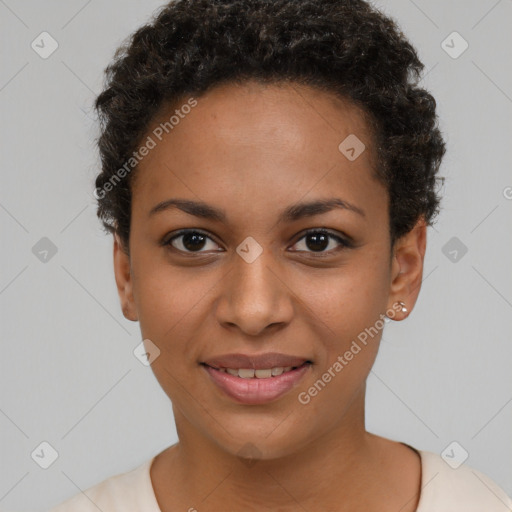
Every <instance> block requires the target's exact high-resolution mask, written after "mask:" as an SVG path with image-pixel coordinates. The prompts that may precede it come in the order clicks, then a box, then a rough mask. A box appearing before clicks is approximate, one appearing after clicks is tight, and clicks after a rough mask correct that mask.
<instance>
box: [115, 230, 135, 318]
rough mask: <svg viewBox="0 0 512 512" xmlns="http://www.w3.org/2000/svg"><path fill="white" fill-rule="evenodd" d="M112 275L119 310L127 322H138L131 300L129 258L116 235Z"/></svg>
mask: <svg viewBox="0 0 512 512" xmlns="http://www.w3.org/2000/svg"><path fill="white" fill-rule="evenodd" d="M113 249H114V275H115V280H116V286H117V292H118V294H119V300H120V302H121V310H122V312H123V315H124V317H125V318H127V319H128V320H132V321H133V322H136V321H137V320H138V316H137V309H136V307H135V301H134V299H133V279H132V273H131V268H130V258H129V256H128V254H126V252H125V251H124V249H123V246H122V243H121V240H120V238H119V235H118V234H117V233H115V234H114V248H113Z"/></svg>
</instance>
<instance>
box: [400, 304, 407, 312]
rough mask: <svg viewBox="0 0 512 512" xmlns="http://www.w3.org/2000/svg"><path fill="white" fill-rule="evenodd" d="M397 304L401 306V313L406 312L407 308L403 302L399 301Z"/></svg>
mask: <svg viewBox="0 0 512 512" xmlns="http://www.w3.org/2000/svg"><path fill="white" fill-rule="evenodd" d="M398 305H399V306H402V313H407V308H406V307H405V302H399V303H398Z"/></svg>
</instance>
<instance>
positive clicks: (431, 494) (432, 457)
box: [50, 448, 512, 512]
mask: <svg viewBox="0 0 512 512" xmlns="http://www.w3.org/2000/svg"><path fill="white" fill-rule="evenodd" d="M413 449H414V448H413ZM416 451H417V452H418V453H419V454H420V456H421V470H422V473H421V495H420V501H419V504H418V507H417V509H416V512H462V511H464V512H512V499H510V497H509V496H507V494H506V493H505V491H504V490H503V489H502V488H501V487H499V486H498V485H497V484H496V483H495V482H493V481H492V480H491V479H490V478H489V477H488V476H486V475H484V474H483V473H480V472H479V471H477V470H476V469H473V468H472V467H471V466H468V465H466V464H463V465H461V466H459V467H458V468H457V469H453V468H451V467H450V466H449V465H448V464H447V463H446V462H445V461H444V460H443V459H442V458H441V456H440V455H438V454H437V453H433V452H428V451H424V450H416ZM155 457H156V456H155ZM155 457H153V458H152V459H150V460H148V461H146V462H144V463H143V464H142V465H140V466H138V467H137V468H135V469H133V470H132V471H129V472H127V473H122V474H119V475H115V476H112V477H110V478H108V479H107V480H105V481H103V482H101V483H99V484H97V485H95V486H93V487H90V488H89V489H86V490H85V491H84V493H80V494H78V495H76V496H74V497H73V498H71V499H69V500H67V501H65V502H64V503H62V504H61V505H59V506H57V507H55V508H53V509H52V510H50V512H98V510H101V511H102V512H136V511H141V512H142V511H143V512H162V511H161V510H160V508H159V506H158V502H157V501H156V497H155V493H154V491H153V486H152V483H151V477H150V472H149V469H150V467H151V464H152V462H153V460H154V459H155Z"/></svg>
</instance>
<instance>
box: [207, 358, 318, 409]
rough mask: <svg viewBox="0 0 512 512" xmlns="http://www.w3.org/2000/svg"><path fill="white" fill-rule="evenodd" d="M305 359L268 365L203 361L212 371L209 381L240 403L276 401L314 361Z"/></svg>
mask: <svg viewBox="0 0 512 512" xmlns="http://www.w3.org/2000/svg"><path fill="white" fill-rule="evenodd" d="M302 361H303V362H302V363H298V364H296V365H295V366H293V365H289V366H269V367H266V368H265V367H259V368H254V367H252V368H239V367H234V368H232V367H226V366H213V365H211V364H208V363H200V364H201V366H202V367H203V368H204V369H205V371H206V372H207V374H208V375H209V377H210V381H211V382H213V383H214V384H215V385H216V387H217V388H218V389H219V390H220V391H221V392H222V394H223V395H224V396H226V395H227V396H228V397H229V398H231V399H232V400H234V401H235V402H237V403H242V404H252V405H257V404H265V403H270V402H273V401H275V400H277V399H279V398H280V397H282V396H283V395H285V394H286V393H288V392H289V391H290V390H292V389H293V388H294V387H296V386H297V385H298V384H299V382H300V381H301V380H302V379H303V378H304V377H305V375H306V374H307V373H308V372H309V371H310V367H311V365H312V364H313V363H312V362H311V361H309V360H302ZM233 366H234V365H233ZM246 366H249V365H246Z"/></svg>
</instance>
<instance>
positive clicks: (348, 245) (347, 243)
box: [162, 228, 353, 258]
mask: <svg viewBox="0 0 512 512" xmlns="http://www.w3.org/2000/svg"><path fill="white" fill-rule="evenodd" d="M190 233H196V234H199V235H202V236H204V237H206V238H209V239H210V240H212V241H213V242H215V240H213V239H212V238H211V237H210V236H209V235H208V234H206V233H205V232H204V231H201V230H199V229H181V230H180V231H178V232H177V233H175V234H174V235H173V236H172V237H171V238H168V239H164V241H163V242H162V245H163V246H166V247H169V248H170V249H174V250H176V251H178V252H180V253H184V254H201V253H202V251H183V250H181V249H177V248H176V247H173V246H172V242H173V241H174V240H176V239H177V238H179V237H181V236H183V235H186V234H190ZM311 234H323V235H326V236H328V237H329V238H331V239H334V240H336V241H337V242H338V243H339V244H340V246H341V247H338V248H337V249H331V250H330V251H318V252H315V251H294V252H306V253H310V254H314V255H315V256H316V257H320V258H321V257H323V256H325V255H331V254H332V253H333V252H338V251H339V250H340V249H343V248H351V247H353V243H352V242H350V241H349V240H346V239H344V238H342V237H340V236H339V235H335V234H333V233H331V232H330V231H328V230H326V229H324V228H316V229H309V230H308V231H306V232H304V233H303V235H302V236H301V237H300V238H299V239H298V240H297V241H296V242H295V243H294V244H293V245H295V244H297V243H298V242H300V241H301V240H302V239H303V238H306V237H307V236H308V235H311ZM215 243H216V242H215ZM219 252H220V251H219Z"/></svg>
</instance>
